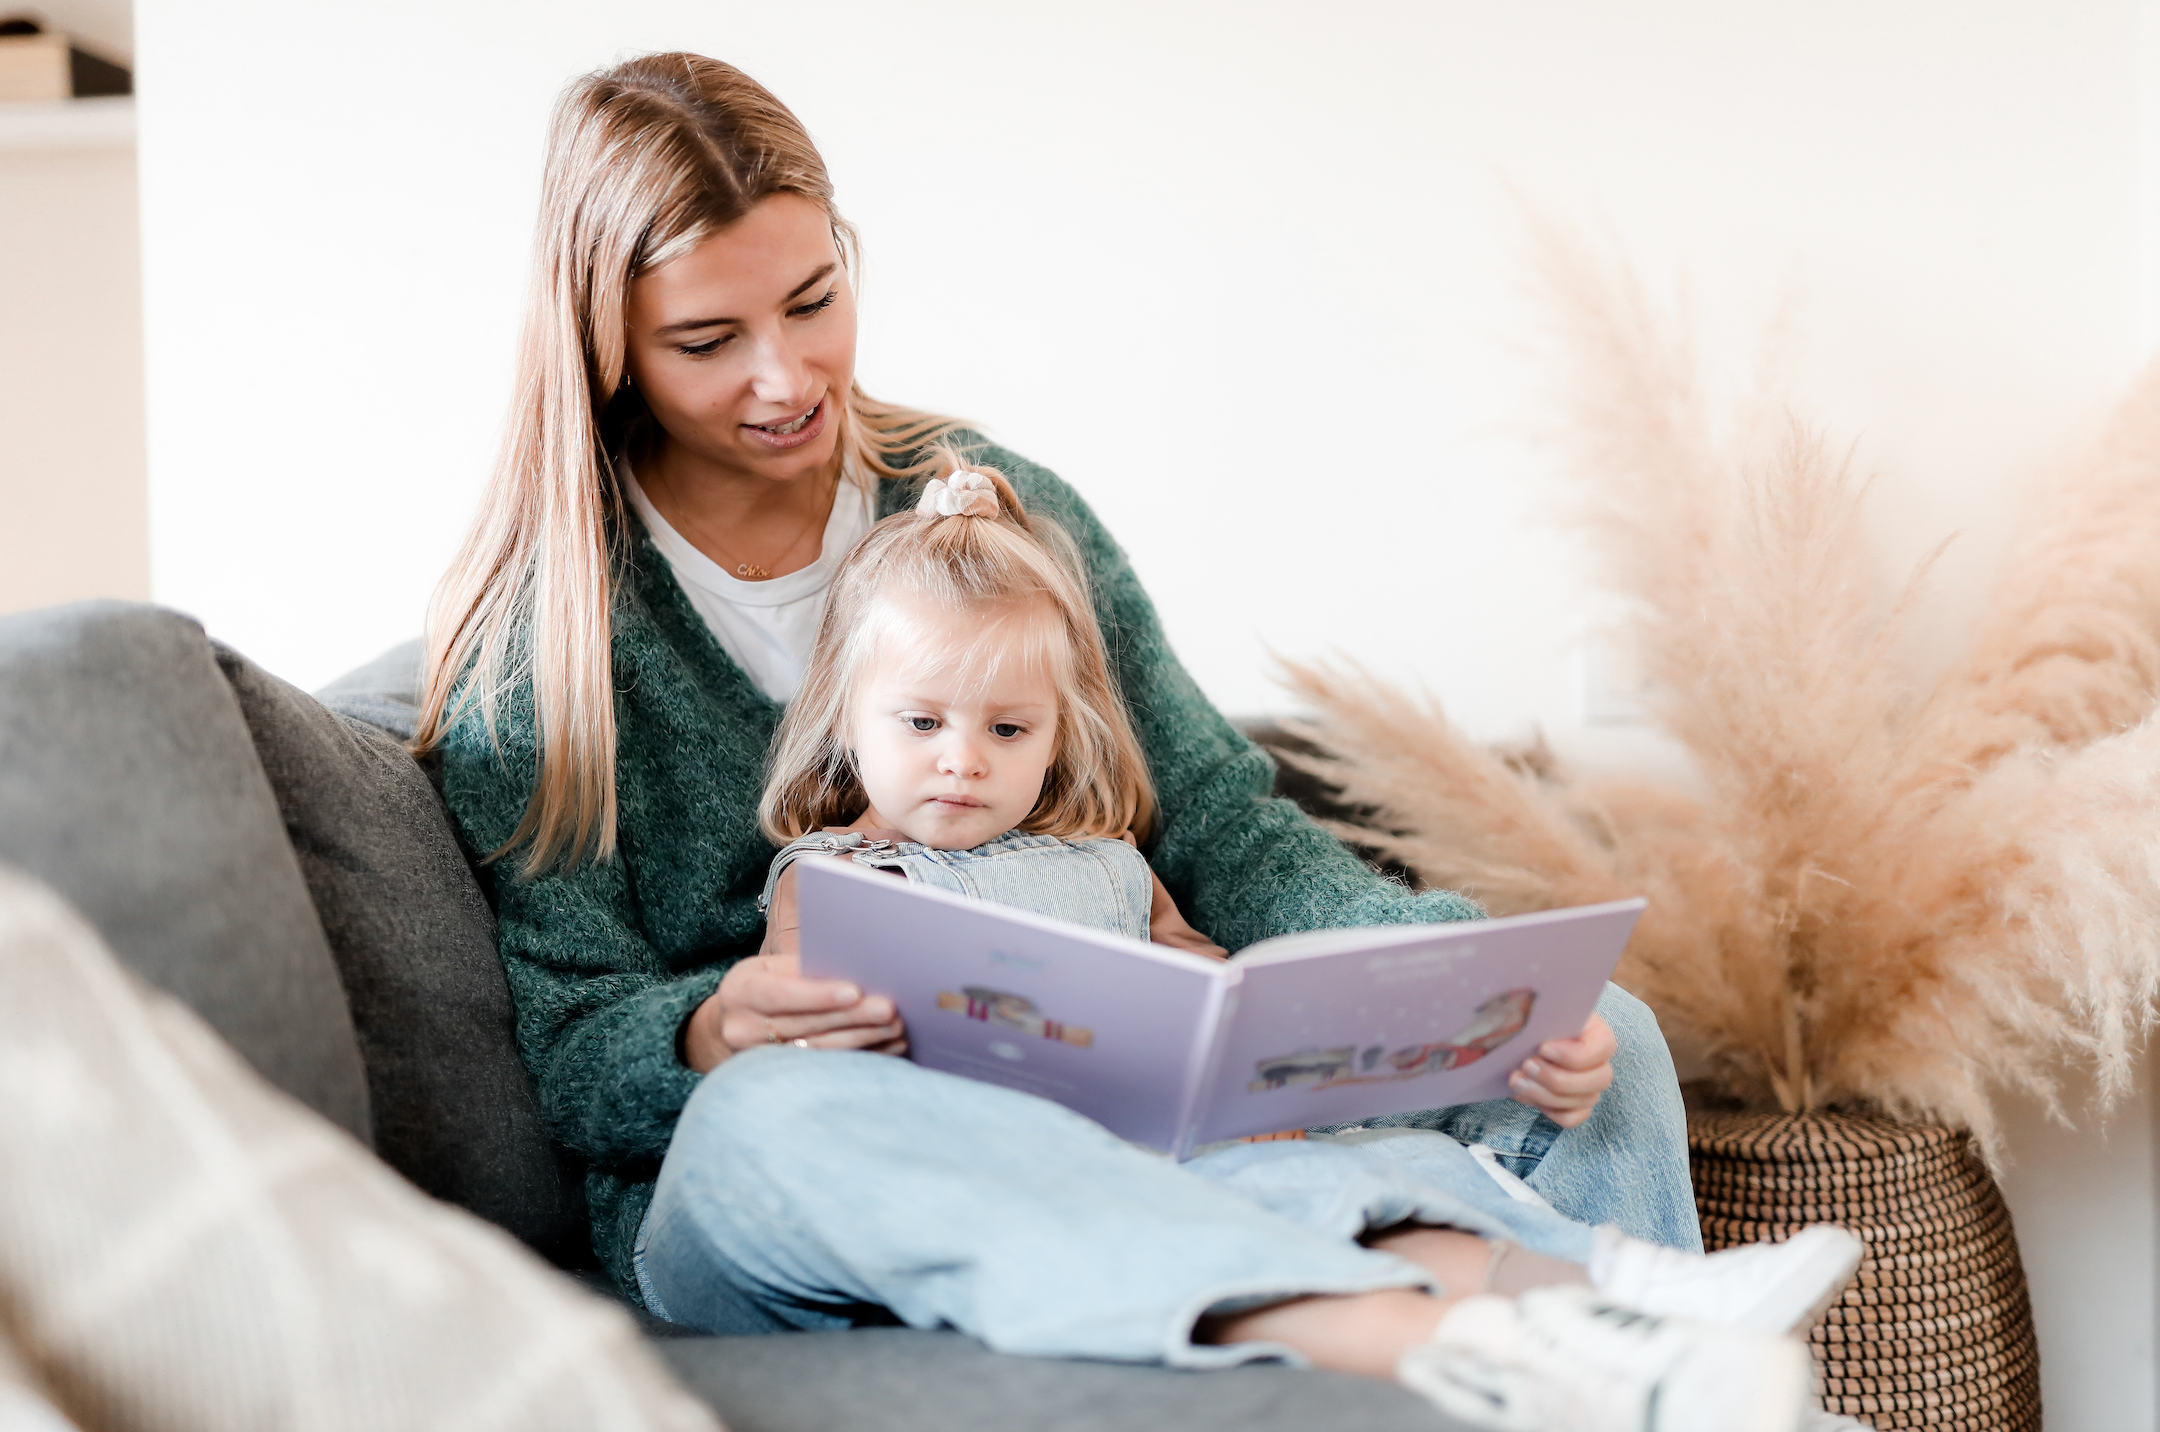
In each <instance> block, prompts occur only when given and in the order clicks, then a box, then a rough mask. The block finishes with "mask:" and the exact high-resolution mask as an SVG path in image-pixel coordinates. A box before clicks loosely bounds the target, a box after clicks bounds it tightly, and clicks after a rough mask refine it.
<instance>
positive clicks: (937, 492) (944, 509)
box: [915, 467, 1001, 517]
mask: <svg viewBox="0 0 2160 1432" xmlns="http://www.w3.org/2000/svg"><path fill="white" fill-rule="evenodd" d="M915 510H916V511H917V512H919V513H921V514H922V515H923V516H925V517H996V516H997V515H998V513H999V511H1000V510H1001V508H1000V504H999V502H998V490H997V484H996V483H994V482H992V481H991V480H990V479H989V478H988V477H987V476H985V475H984V474H982V473H979V472H971V471H969V470H968V469H967V468H964V467H963V468H959V469H956V470H955V471H954V472H953V474H952V476H950V477H934V478H932V479H930V485H929V486H928V487H925V488H924V489H923V495H922V500H921V501H920V502H917V503H916V504H915Z"/></svg>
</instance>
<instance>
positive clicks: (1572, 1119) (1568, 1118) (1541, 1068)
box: [1508, 1014, 1620, 1129]
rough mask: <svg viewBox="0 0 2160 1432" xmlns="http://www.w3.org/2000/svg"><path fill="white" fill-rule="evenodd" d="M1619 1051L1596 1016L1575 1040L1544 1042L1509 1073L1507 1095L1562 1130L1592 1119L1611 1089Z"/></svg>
mask: <svg viewBox="0 0 2160 1432" xmlns="http://www.w3.org/2000/svg"><path fill="white" fill-rule="evenodd" d="M1619 1048H1620V1041H1619V1040H1618V1039H1616V1038H1614V1037H1613V1032H1612V1026H1611V1025H1609V1024H1607V1023H1606V1022H1605V1021H1604V1020H1603V1019H1602V1018H1600V1017H1599V1016H1597V1015H1594V1014H1593V1015H1591V1016H1590V1022H1589V1023H1588V1024H1586V1025H1584V1026H1583V1032H1582V1033H1581V1034H1578V1035H1576V1036H1575V1037H1574V1038H1573V1039H1548V1040H1546V1041H1545V1042H1544V1043H1543V1044H1540V1045H1539V1046H1538V1050H1537V1053H1535V1054H1533V1055H1531V1056H1530V1057H1529V1058H1528V1059H1525V1060H1524V1061H1523V1062H1522V1067H1521V1068H1519V1069H1517V1070H1516V1071H1515V1072H1514V1073H1512V1074H1510V1075H1508V1092H1510V1093H1511V1094H1513V1095H1514V1096H1515V1098H1516V1100H1517V1101H1518V1102H1520V1103H1524V1104H1528V1105H1529V1106H1530V1107H1531V1108H1533V1109H1536V1110H1537V1111H1538V1112H1539V1113H1541V1114H1543V1115H1544V1116H1545V1117H1546V1118H1548V1119H1550V1120H1552V1121H1553V1122H1554V1123H1556V1124H1558V1125H1559V1126H1560V1127H1561V1128H1563V1129H1572V1128H1574V1127H1575V1126H1576V1125H1577V1124H1579V1123H1581V1122H1582V1121H1583V1120H1585V1119H1587V1118H1589V1117H1590V1111H1591V1110H1592V1109H1595V1108H1596V1107H1597V1101H1598V1096H1599V1095H1600V1094H1603V1093H1604V1092H1605V1091H1606V1090H1607V1089H1609V1088H1611V1087H1612V1057H1613V1054H1614V1052H1615V1051H1616V1050H1618V1049H1619Z"/></svg>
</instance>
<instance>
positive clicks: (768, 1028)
mask: <svg viewBox="0 0 2160 1432" xmlns="http://www.w3.org/2000/svg"><path fill="white" fill-rule="evenodd" d="M759 1017H760V1018H762V1019H764V1020H765V1042H766V1043H767V1044H778V1043H779V1042H780V1031H779V1030H777V1029H775V1028H773V1022H772V1020H771V1019H770V1018H768V1017H766V1016H763V1015H761V1016H759Z"/></svg>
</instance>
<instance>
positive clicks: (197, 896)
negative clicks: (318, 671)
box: [0, 602, 369, 1139]
mask: <svg viewBox="0 0 2160 1432" xmlns="http://www.w3.org/2000/svg"><path fill="white" fill-rule="evenodd" d="M0 859H4V860H7V861H10V862H12V863H14V864H16V865H19V866H21V867H22V868H23V869H25V870H27V871H29V872H30V873H31V874H33V875H35V876H37V877H38V878H39V879H41V880H43V881H45V882H46V883H47V884H48V885H51V886H52V887H53V888H54V889H55V890H58V891H59V892H60V893H61V894H62V895H64V896H65V897H66V898H67V899H68V900H69V901H70V902H71V903H73V905H74V906H75V908H76V909H78V910H80V911H81V912H82V913H83V915H84V916H85V917H86V918H87V919H88V920H89V921H90V923H91V925H93V926H94V927H95V928H96V929H97V931H98V933H99V934H100V935H102V936H103V937H104V938H105V941H106V943H107V944H108V945H110V946H111V947H112V949H113V951H114V952H115V953H116V954H118V955H119V956H120V958H121V959H122V960H124V961H126V962H127V963H128V964H129V965H130V966H131V967H133V968H134V969H135V970H136V972H137V973H139V974H141V975H142V976H143V977H144V978H145V979H147V980H149V981H150V982H151V983H152V984H154V985H158V986H160V987H161V988H163V989H166V990H168V991H170V992H171V993H173V994H175V995H177V996H178V997H179V998H181V999H182V1000H184V1001H186V1002H187V1003H188V1004H189V1005H191V1006H193V1007H194V1009H195V1010H196V1012H197V1013H199V1014H200V1015H201V1016H202V1017H203V1018H204V1019H205V1020H206V1021H208V1023H209V1024H210V1026H211V1027H212V1028H214V1029H215V1030H217V1032H218V1033H219V1034H220V1035H221V1036H223V1037H224V1039H225V1040H226V1042H227V1043H229V1044H231V1045H232V1046H233V1047H234V1048H235V1049H236V1050H238V1051H239V1052H240V1054H241V1055H242V1056H243V1057H244V1058H246V1059H247V1061H248V1062H249V1063H250V1064H252V1065H254V1066H255V1068H256V1070H257V1071H258V1072H259V1073H261V1074H262V1075H263V1077H264V1078H266V1079H268V1080H269V1081H270V1082H271V1083H272V1084H275V1085H276V1086H277V1087H278V1088H280V1089H283V1090H284V1091H285V1092H286V1093H288V1094H291V1095H293V1096H294V1097H295V1098H297V1099H299V1100H300V1101H301V1102H303V1103H305V1104H307V1105H309V1106H310V1107H311V1108H313V1109H315V1110H316V1111H317V1112H319V1113H321V1114H323V1115H324V1116H325V1117H327V1118H329V1119H330V1120H331V1121H332V1122H334V1123H337V1124H340V1125H342V1126H343V1127H344V1128H345V1129H347V1130H348V1131H350V1132H351V1133H352V1134H354V1135H355V1136H356V1137H359V1138H361V1139H366V1138H367V1137H368V1128H369V1119H368V1097H367V1084H366V1079H365V1075H364V1074H363V1072H362V1069H361V1064H360V1051H359V1046H358V1044H357V1042H356V1041H355V1038H354V1035H353V1027H352V1020H351V1018H350V1016H349V1015H348V1014H347V1012H346V1007H345V995H344V991H343V990H342V989H341V988H340V986H339V983H338V974H337V967H336V965H335V964H333V963H332V961H331V958H330V948H329V945H328V944H327V943H326V942H325V940H324V937H323V931H322V926H321V925H320V924H319V923H318V921H317V920H316V917H315V907H314V905H313V904H312V903H311V902H310V900H309V899H308V890H307V885H306V883H305V882H304V881H303V880H302V879H301V875H300V867H299V864H298V862H297V861H296V860H295V859H294V856H293V852H292V847H291V846H290V845H289V844H288V843H287V841H286V838H285V827H284V822H283V821H282V820H281V819H280V818H279V815H278V806H277V801H276V799H275V797H274V796H273V795H272V794H271V791H270V785H269V782H267V781H266V780H265V779H264V778H263V771H262V766H261V765H260V764H259V763H258V762H257V760H256V758H255V747H254V743H253V741H252V740H251V739H250V737H249V734H248V727H247V723H246V722H245V721H243V720H242V719H241V715H240V708H239V705H238V703H236V702H235V701H234V699H233V693H232V689H231V688H230V687H229V686H227V685H226V684H225V681H224V679H223V678H222V677H221V676H220V675H219V673H218V668H217V663H216V662H215V661H214V660H212V658H211V655H210V644H209V642H208V641H206V640H205V639H204V637H203V633H202V628H201V627H199V626H197V625H196V624H195V623H194V622H192V621H190V620H189V619H188V618H186V617H183V616H180V615H178V614H176V613H173V612H168V611H161V610H159V609H157V608H155V607H147V606H140V605H136V604H132V603H125V602H82V603H76V604H73V605H70V606H64V607H51V608H47V609H45V610H43V611H36V612H25V613H21V614H18V615H14V616H9V617H4V618H0Z"/></svg>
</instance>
